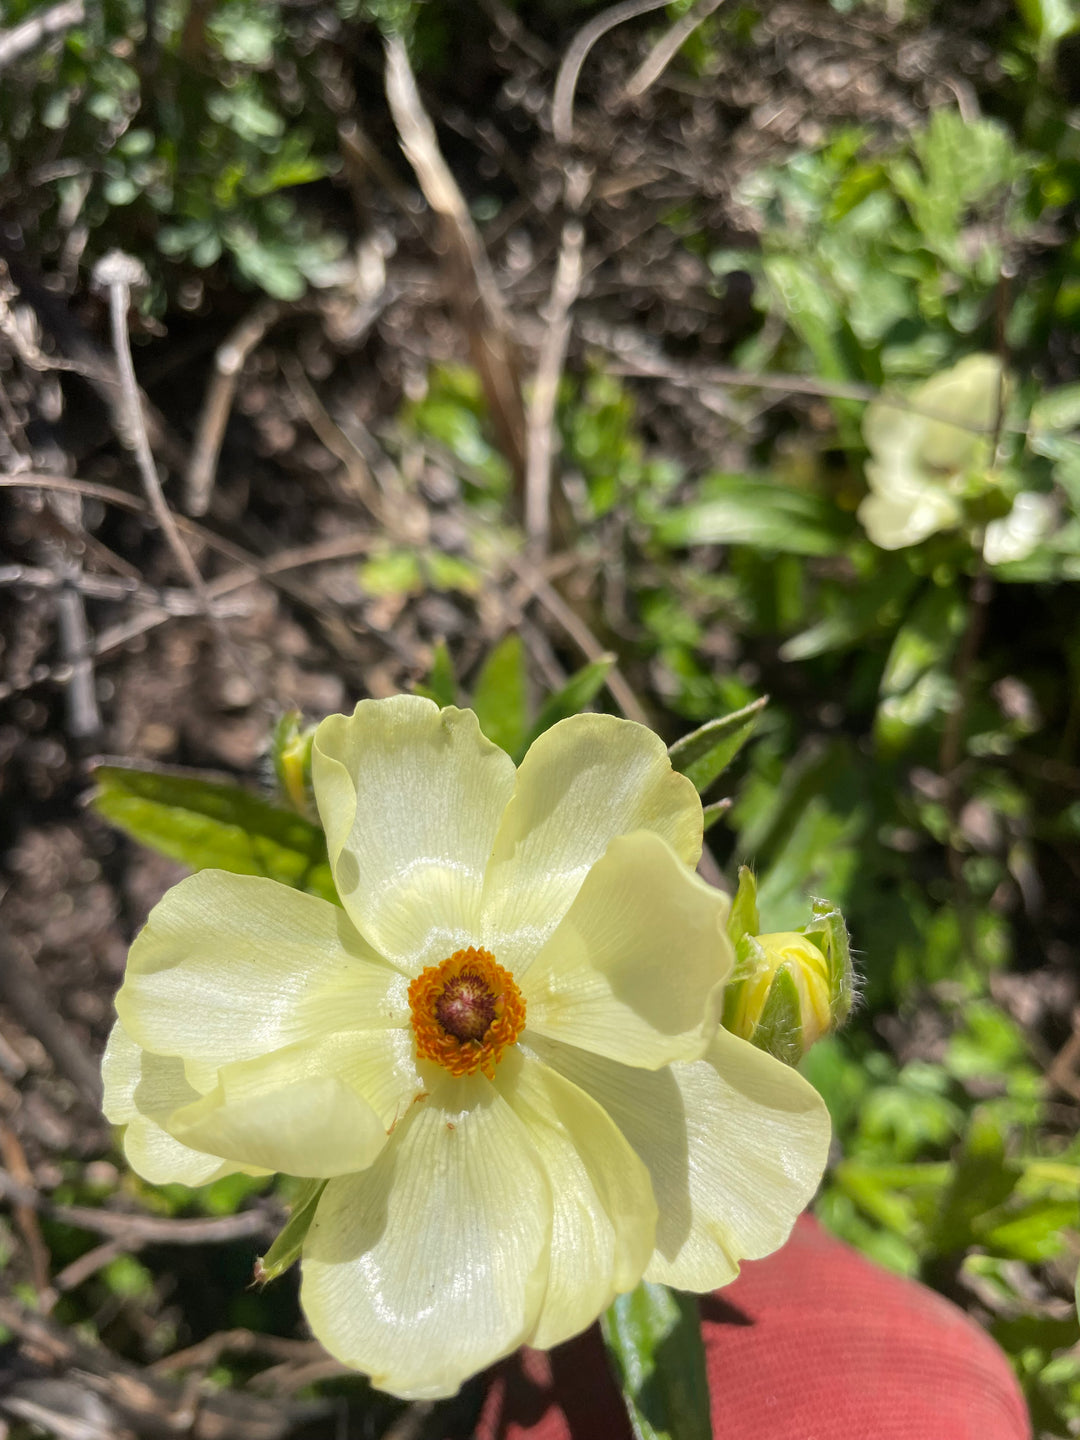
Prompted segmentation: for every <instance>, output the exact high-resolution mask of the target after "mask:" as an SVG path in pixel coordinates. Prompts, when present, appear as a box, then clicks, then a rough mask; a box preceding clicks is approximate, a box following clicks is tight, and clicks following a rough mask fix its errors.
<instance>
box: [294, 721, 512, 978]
mask: <svg viewBox="0 0 1080 1440" xmlns="http://www.w3.org/2000/svg"><path fill="white" fill-rule="evenodd" d="M312 776H313V781H314V787H315V798H316V801H317V803H318V806H319V814H320V817H321V819H322V822H323V827H324V828H325V830H326V841H327V849H328V851H329V855H330V864H331V867H332V869H333V873H334V883H335V884H336V886H337V890H338V894H339V895H340V896H341V899H342V903H343V904H344V906H345V908H346V910H347V911H348V912H349V914H350V915H351V917H352V919H353V921H354V923H355V924H356V926H357V928H358V929H359V930H360V931H361V932H362V934H364V935H365V936H366V937H367V939H368V940H369V941H370V942H371V943H372V944H373V945H374V946H375V947H376V949H377V950H378V951H379V952H380V953H381V954H382V955H385V956H386V957H387V959H389V960H391V961H392V962H393V963H394V964H395V965H397V966H399V967H400V968H401V969H402V970H403V971H404V972H405V973H406V974H408V975H410V976H411V975H416V974H418V973H419V971H420V970H421V969H423V968H424V967H425V966H426V965H432V964H437V963H438V962H439V961H440V960H444V959H446V957H447V956H449V955H452V954H453V953H454V951H455V950H459V949H463V948H465V947H467V946H469V945H471V944H475V943H476V937H477V935H478V933H479V924H480V895H481V890H482V887H483V882H484V872H485V869H486V866H487V862H488V857H489V855H490V853H491V847H492V843H493V841H494V839H495V832H496V830H497V829H498V825H499V820H500V818H501V816H502V813H503V810H504V809H505V807H506V803H507V801H508V800H509V798H510V795H511V792H512V790H513V786H514V764H513V761H512V760H511V759H510V757H509V756H508V755H507V754H506V753H505V752H504V751H502V750H500V749H499V747H498V746H497V745H494V744H493V743H492V742H491V741H490V740H488V739H487V737H486V736H484V735H483V734H482V733H481V730H480V725H479V722H478V721H477V719H476V716H475V715H474V714H473V713H472V711H471V710H458V709H455V708H454V707H453V706H448V707H447V708H445V709H443V710H440V709H439V708H438V706H436V705H434V704H433V703H432V702H431V701H430V700H425V699H423V698H421V697H420V696H418V695H395V696H392V697H391V698H389V699H386V700H362V701H361V702H360V704H359V705H357V707H356V709H355V711H354V712H353V714H352V715H351V716H346V715H330V716H328V717H327V718H326V719H325V720H324V721H323V722H322V723H321V724H320V726H319V728H318V729H317V730H316V732H315V740H314V744H313V747H312Z"/></svg>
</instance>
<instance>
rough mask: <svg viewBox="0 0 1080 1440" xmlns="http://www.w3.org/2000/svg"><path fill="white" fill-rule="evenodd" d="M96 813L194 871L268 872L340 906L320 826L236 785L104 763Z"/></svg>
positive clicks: (98, 771) (97, 774)
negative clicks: (214, 869)
mask: <svg viewBox="0 0 1080 1440" xmlns="http://www.w3.org/2000/svg"><path fill="white" fill-rule="evenodd" d="M94 779H95V781H96V783H97V790H96V792H95V795H94V799H93V804H94V808H95V810H97V812H98V813H99V814H100V815H102V816H104V818H105V819H106V820H109V821H110V822H111V823H112V824H113V825H116V826H117V827H118V828H119V829H121V830H123V831H124V832H125V833H126V834H128V835H130V836H131V837H132V838H133V839H135V840H138V841H139V843H140V844H142V845H148V846H149V847H150V848H151V849H152V850H157V851H159V852H160V853H161V854H162V855H168V856H169V858H170V859H172V860H179V861H180V863H181V864H183V865H187V866H189V867H190V868H191V869H192V870H206V869H211V868H216V869H220V870H230V871H232V872H233V873H234V874H237V875H265V876H267V877H268V878H269V879H271V880H280V881H281V882H282V883H283V884H286V885H293V886H295V887H296V888H297V889H298V890H306V891H308V893H309V894H312V895H319V896H321V897H322V898H323V899H324V900H332V901H334V902H335V903H336V902H337V892H336V890H335V889H334V884H333V881H332V879H331V877H330V867H329V864H328V862H327V858H326V841H325V838H324V837H323V833H322V831H321V830H320V829H319V828H318V826H317V825H314V824H312V823H311V821H309V820H305V819H304V818H303V816H301V815H297V814H296V813H294V812H293V811H290V810H282V809H279V808H278V807H277V806H276V805H272V804H270V802H269V801H267V800H264V799H263V798H262V797H261V796H259V795H253V794H252V793H251V792H250V791H248V790H243V789H241V788H240V787H239V786H237V785H227V784H224V783H222V782H220V781H216V780H203V779H200V778H199V777H198V776H195V775H188V774H182V773H176V772H168V771H162V770H140V769H137V768H136V767H134V766H131V767H128V766H119V765H99V766H98V768H97V769H96V770H95V772H94Z"/></svg>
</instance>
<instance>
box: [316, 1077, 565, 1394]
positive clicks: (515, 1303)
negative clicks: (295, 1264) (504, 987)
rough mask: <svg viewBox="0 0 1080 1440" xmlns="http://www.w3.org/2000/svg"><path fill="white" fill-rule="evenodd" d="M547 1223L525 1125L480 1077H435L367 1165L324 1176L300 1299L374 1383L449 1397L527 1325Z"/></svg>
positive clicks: (534, 1309) (322, 1336)
mask: <svg viewBox="0 0 1080 1440" xmlns="http://www.w3.org/2000/svg"><path fill="white" fill-rule="evenodd" d="M551 1223H552V1218H551V1196H550V1192H549V1188H548V1184H547V1180H546V1178H545V1175H544V1171H543V1168H542V1166H541V1165H540V1163H539V1161H538V1159H537V1157H536V1153H535V1151H534V1149H533V1146H532V1143H531V1141H530V1138H529V1134H528V1131H527V1130H526V1128H525V1126H524V1125H523V1124H522V1123H521V1121H520V1120H519V1119H518V1118H517V1116H516V1115H515V1114H514V1111H513V1110H512V1109H511V1107H510V1106H509V1105H508V1104H507V1102H506V1101H505V1100H504V1099H503V1098H502V1096H501V1095H499V1093H498V1092H497V1091H496V1090H495V1088H494V1086H493V1085H491V1083H490V1082H489V1081H487V1080H485V1079H484V1078H483V1076H479V1075H477V1076H471V1077H469V1078H468V1079H458V1080H449V1079H447V1081H446V1082H445V1083H438V1082H436V1083H435V1084H434V1085H433V1088H432V1093H431V1095H430V1096H429V1098H428V1099H427V1100H426V1101H424V1102H422V1103H420V1104H417V1105H414V1106H413V1107H412V1109H411V1110H410V1112H409V1114H408V1115H407V1116H406V1117H405V1118H404V1119H403V1120H402V1122H401V1124H400V1125H399V1126H398V1128H397V1130H396V1131H395V1132H394V1137H393V1141H392V1143H391V1144H390V1145H388V1146H387V1147H386V1149H385V1150H384V1151H383V1152H382V1154H381V1155H380V1156H379V1158H378V1160H376V1162H375V1163H374V1165H372V1166H371V1168H370V1169H369V1170H366V1171H364V1172H363V1173H362V1174H359V1175H350V1176H346V1177H343V1178H341V1179H338V1180H331V1181H330V1183H329V1184H328V1185H327V1187H326V1190H325V1191H324V1193H323V1196H322V1199H321V1200H320V1202H319V1208H318V1211H317V1213H316V1216H315V1220H314V1222H313V1224H312V1227H311V1231H310V1232H309V1234H308V1238H307V1241H306V1243H305V1245H304V1256H303V1279H302V1288H301V1296H300V1298H301V1303H302V1305H303V1307H304V1311H305V1313H306V1315H307V1318H308V1320H309V1322H310V1324H311V1328H312V1330H313V1331H314V1332H315V1335H316V1336H317V1338H318V1339H319V1340H320V1341H321V1342H322V1343H323V1345H325V1346H326V1348H327V1349H328V1350H329V1351H330V1353H331V1354H332V1355H335V1356H336V1357H337V1358H338V1359H339V1360H342V1361H344V1362H345V1364H347V1365H351V1366H353V1367H355V1368H356V1369H358V1370H362V1371H364V1372H365V1373H367V1374H369V1375H370V1376H371V1379H372V1383H373V1384H374V1385H377V1386H378V1387H379V1388H380V1389H382V1390H389V1391H391V1392H392V1393H393V1394H395V1395H401V1396H403V1397H405V1398H408V1399H416V1398H434V1397H437V1396H441V1395H452V1394H454V1392H455V1391H456V1390H457V1389H458V1387H459V1386H460V1385H461V1383H462V1381H463V1380H465V1379H466V1378H467V1377H468V1376H469V1375H472V1374H474V1373H475V1372H476V1371H477V1370H480V1369H482V1368H484V1366H486V1365H490V1364H491V1363H492V1362H493V1361H495V1360H497V1359H499V1357H500V1356H502V1355H506V1354H508V1353H509V1352H510V1351H511V1350H513V1349H514V1348H515V1347H516V1346H518V1345H520V1344H521V1343H522V1341H523V1340H524V1339H525V1338H526V1337H527V1336H528V1335H529V1333H530V1332H531V1330H532V1328H533V1326H534V1325H535V1323H536V1316H537V1313H538V1310H539V1307H540V1303H541V1301H542V1299H543V1294H544V1288H545V1283H546V1280H547V1251H548V1246H549V1243H550V1238H551Z"/></svg>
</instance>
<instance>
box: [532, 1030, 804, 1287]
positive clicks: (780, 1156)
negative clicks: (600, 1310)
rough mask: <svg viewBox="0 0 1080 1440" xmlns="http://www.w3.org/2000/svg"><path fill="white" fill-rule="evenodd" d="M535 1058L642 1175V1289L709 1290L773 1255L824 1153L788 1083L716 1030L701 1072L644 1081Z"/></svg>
mask: <svg viewBox="0 0 1080 1440" xmlns="http://www.w3.org/2000/svg"><path fill="white" fill-rule="evenodd" d="M537 1050H538V1053H539V1054H540V1055H541V1057H542V1058H543V1059H544V1060H545V1061H546V1062H547V1063H548V1064H549V1065H551V1066H552V1067H553V1068H555V1069H558V1070H559V1072H560V1073H561V1074H563V1075H565V1076H567V1078H568V1079H570V1080H573V1081H574V1082H575V1083H576V1084H578V1085H580V1086H581V1087H582V1089H584V1090H587V1091H588V1092H589V1094H591V1095H592V1096H593V1097H594V1098H595V1099H596V1100H597V1101H598V1102H599V1103H600V1104H601V1105H602V1106H603V1107H604V1109H605V1110H607V1112H608V1113H609V1114H610V1115H611V1117H612V1119H613V1120H614V1121H615V1122H616V1124H617V1125H618V1126H619V1128H620V1129H621V1130H622V1132H623V1134H624V1135H625V1136H626V1138H627V1139H628V1140H629V1141H630V1144H631V1145H633V1147H634V1149H635V1150H636V1151H637V1153H638V1154H639V1155H640V1156H641V1158H642V1159H643V1160H644V1162H645V1164H646V1165H647V1167H648V1169H649V1174H650V1176H651V1178H652V1185H653V1190H654V1192H655V1194H656V1200H657V1205H658V1207H659V1213H660V1219H659V1222H658V1224H657V1229H656V1250H655V1251H654V1253H653V1257H652V1260H651V1262H650V1264H649V1267H648V1269H647V1270H646V1272H645V1278H646V1279H647V1280H655V1281H658V1282H660V1283H662V1284H665V1285H673V1286H675V1287H676V1288H677V1289H680V1290H693V1291H705V1290H714V1289H716V1288H717V1287H718V1286H720V1285H725V1284H727V1282H728V1281H729V1280H732V1279H734V1277H735V1275H737V1274H738V1269H739V1261H740V1260H758V1259H761V1258H762V1257H763V1256H765V1255H770V1254H771V1253H772V1252H773V1251H774V1250H777V1249H779V1247H780V1246H781V1245H782V1244H783V1243H784V1241H785V1240H786V1239H787V1237H788V1235H789V1234H790V1233H791V1227H792V1226H793V1225H794V1223H795V1219H796V1217H797V1216H798V1215H799V1213H800V1212H801V1211H802V1210H803V1209H804V1207H805V1206H806V1205H807V1204H808V1202H809V1201H810V1199H811V1198H812V1196H813V1194H814V1191H815V1190H816V1188H817V1186H818V1183H819V1182H820V1179H821V1174H822V1171H823V1170H824V1167H825V1161H826V1158H827V1156H828V1150H829V1133H830V1125H829V1114H828V1111H827V1110H826V1108H825V1104H824V1102H823V1100H822V1099H821V1097H820V1095H818V1093H817V1091H816V1090H815V1089H814V1088H813V1086H811V1085H809V1084H808V1083H807V1082H806V1081H805V1080H804V1079H803V1078H802V1076H801V1075H799V1074H798V1073H797V1072H796V1071H794V1070H792V1069H790V1068H789V1067H788V1066H786V1065H783V1064H781V1062H780V1061H779V1060H774V1059H773V1057H772V1056H771V1055H767V1054H766V1053H765V1052H764V1051H762V1050H757V1049H755V1048H754V1047H753V1046H752V1045H750V1044H749V1043H748V1042H747V1041H745V1040H740V1039H738V1037H736V1036H734V1035H730V1034H728V1032H727V1031H726V1030H720V1031H718V1032H717V1035H716V1037H715V1038H714V1040H713V1042H712V1044H711V1045H710V1047H709V1050H708V1053H707V1055H706V1056H705V1058H704V1059H703V1060H698V1061H695V1062H693V1063H691V1064H677V1065H672V1066H671V1067H670V1068H669V1069H667V1070H660V1071H655V1072H652V1073H650V1072H647V1071H643V1070H633V1069H630V1068H629V1067H627V1066H623V1065H615V1064H613V1063H612V1062H611V1061H609V1060H603V1059H601V1058H600V1057H599V1056H593V1055H586V1054H584V1053H583V1052H582V1051H574V1050H571V1049H569V1047H566V1046H561V1045H550V1044H543V1045H541V1046H538V1047H537Z"/></svg>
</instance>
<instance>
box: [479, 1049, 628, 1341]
mask: <svg viewBox="0 0 1080 1440" xmlns="http://www.w3.org/2000/svg"><path fill="white" fill-rule="evenodd" d="M495 1084H496V1087H497V1088H498V1089H499V1090H500V1091H501V1092H502V1094H503V1095H505V1097H506V1099H507V1100H508V1101H509V1102H510V1104H511V1105H512V1106H513V1108H514V1110H515V1112H516V1113H517V1115H518V1117H519V1118H520V1119H521V1120H522V1121H523V1123H524V1124H525V1126H526V1127H527V1129H528V1131H529V1137H530V1139H531V1140H532V1143H533V1145H534V1146H535V1148H536V1153H537V1155H538V1156H539V1158H540V1163H541V1164H542V1165H543V1167H544V1169H545V1170H546V1171H547V1177H548V1183H549V1185H550V1187H551V1194H552V1198H553V1201H554V1217H553V1223H552V1231H551V1263H550V1269H549V1273H548V1283H547V1290H546V1291H545V1294H544V1302H543V1305H542V1306H541V1309H540V1313H539V1315H538V1316H537V1320H536V1324H535V1326H534V1328H533V1330H532V1333H531V1334H530V1335H529V1337H528V1343H529V1344H530V1345H534V1346H536V1347H537V1348H538V1349H541V1350H548V1349H550V1348H551V1346H553V1345H558V1344H561V1342H562V1341H563V1340H568V1339H569V1338H570V1336H571V1335H576V1334H578V1333H579V1331H581V1330H584V1329H585V1328H586V1326H588V1325H591V1324H592V1322H593V1321H594V1320H595V1319H596V1317H597V1315H599V1314H600V1312H601V1311H602V1310H605V1309H606V1308H607V1306H608V1305H610V1304H611V1302H612V1300H613V1299H614V1298H615V1296H616V1295H619V1294H621V1293H622V1292H623V1291H625V1290H631V1289H633V1287H634V1286H635V1285H636V1284H637V1283H638V1281H639V1280H640V1279H641V1277H642V1274H643V1273H644V1271H645V1267H646V1265H647V1264H648V1263H649V1257H650V1256H651V1254H652V1250H653V1241H654V1237H655V1233H656V1201H655V1200H654V1199H653V1193H652V1185H651V1183H650V1181H649V1172H648V1171H647V1170H646V1168H645V1166H644V1165H643V1164H642V1162H641V1160H640V1159H639V1158H638V1156H637V1155H636V1153H635V1152H634V1150H633V1149H631V1147H630V1145H629V1144H628V1143H627V1141H626V1139H625V1138H624V1136H623V1134H622V1132H621V1131H620V1130H619V1128H618V1126H616V1124H615V1123H614V1121H613V1120H612V1119H611V1118H610V1117H609V1116H608V1115H607V1114H606V1113H605V1112H604V1110H602V1109H601V1107H600V1106H599V1105H598V1104H597V1103H596V1101H595V1100H593V1099H591V1098H590V1096H588V1095H586V1093H585V1092H584V1090H581V1089H579V1088H578V1086H576V1085H574V1084H572V1083H571V1082H570V1081H569V1080H566V1079H565V1078H564V1077H563V1076H561V1075H559V1074H557V1072H556V1071H554V1070H552V1069H550V1068H549V1067H548V1066H546V1065H543V1064H541V1063H539V1062H538V1061H537V1060H536V1059H535V1058H533V1057H530V1056H529V1055H528V1054H527V1052H518V1053H515V1054H511V1055H507V1056H506V1057H505V1059H504V1060H503V1062H502V1064H501V1065H500V1066H499V1069H498V1070H497V1071H496V1075H495Z"/></svg>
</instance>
